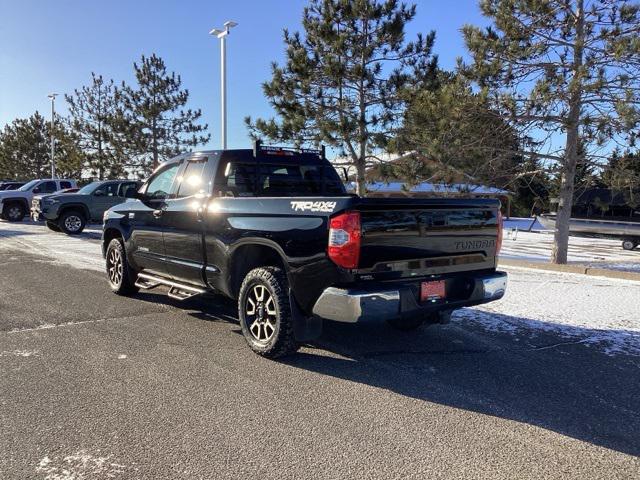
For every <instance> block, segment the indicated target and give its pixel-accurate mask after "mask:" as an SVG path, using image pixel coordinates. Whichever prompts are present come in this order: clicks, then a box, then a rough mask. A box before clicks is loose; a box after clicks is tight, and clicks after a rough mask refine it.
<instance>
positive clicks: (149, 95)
mask: <svg viewBox="0 0 640 480" xmlns="http://www.w3.org/2000/svg"><path fill="white" fill-rule="evenodd" d="M133 68H134V71H135V76H136V83H137V85H136V86H135V87H131V86H129V85H126V84H125V83H124V82H123V83H122V86H121V87H119V88H118V89H117V90H116V100H117V101H118V103H119V105H118V108H117V111H116V116H115V120H114V127H115V128H114V130H115V131H114V135H113V137H112V139H111V141H112V142H113V144H114V146H115V147H116V149H117V152H118V154H119V155H127V156H129V158H130V160H129V164H128V167H130V168H133V169H136V170H138V172H139V173H140V174H141V175H147V174H149V173H150V172H151V171H152V170H154V169H155V168H156V167H157V166H158V165H159V163H160V162H161V161H163V160H166V159H167V158H170V157H172V156H175V155H177V154H179V153H181V152H184V151H187V150H189V149H190V148H191V147H195V146H197V145H200V144H204V143H206V142H208V141H209V139H210V135H209V134H206V133H204V132H206V130H207V128H208V127H207V125H200V124H198V123H197V121H198V120H199V119H200V117H201V116H202V112H201V111H200V110H192V109H184V107H185V106H186V104H187V102H188V100H189V91H188V90H186V89H183V88H182V79H181V78H180V75H176V74H175V72H171V73H168V72H167V67H166V66H165V63H164V61H163V60H162V59H161V58H160V57H158V56H156V55H155V54H153V55H151V56H150V57H145V56H144V55H143V56H142V58H141V61H140V63H139V64H138V63H134V64H133Z"/></svg>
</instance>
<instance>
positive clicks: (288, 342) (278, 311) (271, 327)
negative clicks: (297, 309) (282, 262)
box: [238, 267, 300, 358]
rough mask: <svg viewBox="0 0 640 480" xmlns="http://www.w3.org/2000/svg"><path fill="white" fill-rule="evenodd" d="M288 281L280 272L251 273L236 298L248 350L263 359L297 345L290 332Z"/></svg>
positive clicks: (271, 269)
mask: <svg viewBox="0 0 640 480" xmlns="http://www.w3.org/2000/svg"><path fill="white" fill-rule="evenodd" d="M288 291H289V282H288V281H287V276H286V275H285V273H284V272H283V271H282V269H280V268H277V267H261V268H256V269H253V270H251V271H250V272H249V273H248V274H247V276H246V277H245V278H244V281H243V282H242V286H241V287H240V293H239V295H238V317H239V318H240V326H241V327H242V334H243V335H244V338H245V340H246V341H247V343H248V344H249V347H250V348H251V350H253V351H254V352H255V353H257V354H258V355H262V356H263V357H267V358H277V357H282V356H284V355H289V354H291V353H294V352H295V351H296V350H298V348H300V345H299V344H298V342H296V339H295V335H294V333H293V318H292V316H291V305H290V304H289V295H288Z"/></svg>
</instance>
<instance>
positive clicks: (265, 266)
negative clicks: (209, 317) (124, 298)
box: [102, 142, 507, 358]
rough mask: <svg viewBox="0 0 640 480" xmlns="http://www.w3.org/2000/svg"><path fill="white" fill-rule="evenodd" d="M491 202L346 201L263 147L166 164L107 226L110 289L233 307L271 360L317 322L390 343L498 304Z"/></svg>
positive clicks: (340, 190) (499, 276)
mask: <svg viewBox="0 0 640 480" xmlns="http://www.w3.org/2000/svg"><path fill="white" fill-rule="evenodd" d="M501 223H502V220H501V215H500V202H499V201H498V200H497V199H469V198H429V199H410V198H393V199H387V198H384V199H381V198H361V197H358V196H356V195H353V194H347V192H346V191H345V188H344V185H343V182H342V181H341V179H340V177H339V175H338V174H337V172H336V170H335V169H334V168H333V167H332V165H331V164H330V162H329V161H327V160H326V158H325V155H324V150H308V149H290V148H282V147H268V146H262V145H261V144H260V143H259V142H256V144H255V145H254V148H253V149H241V150H222V151H206V152H199V153H187V154H183V155H180V156H178V157H176V158H174V159H171V160H169V161H167V162H165V163H163V164H162V165H161V166H160V167H159V168H158V169H157V170H156V171H155V172H154V173H153V174H152V175H151V177H150V178H149V179H148V180H147V181H146V182H145V183H144V184H143V186H142V187H141V188H140V190H139V191H138V192H137V193H136V200H134V201H129V202H126V203H122V204H120V205H117V206H114V207H112V208H111V209H109V210H108V211H106V212H105V215H104V226H103V238H102V249H103V255H104V257H105V261H106V272H107V277H108V281H109V285H110V287H111V289H112V290H113V291H114V292H115V293H117V294H121V295H131V294H135V293H136V292H138V291H139V290H140V289H145V290H149V289H153V288H156V287H163V288H164V290H165V291H166V292H167V293H168V295H169V296H170V297H172V298H174V299H177V300H184V299H187V298H190V297H192V296H194V295H200V294H204V293H207V292H209V293H217V294H222V295H225V296H227V297H230V298H232V299H235V300H236V301H237V305H238V317H239V321H240V325H241V328H242V332H243V334H244V337H245V339H246V341H247V343H248V345H249V347H250V348H251V349H252V350H253V351H254V352H256V353H258V354H260V355H262V356H265V357H270V358H275V357H279V356H282V355H286V354H290V353H292V352H295V351H296V350H297V348H298V347H299V345H300V344H301V343H302V342H307V341H310V340H312V339H314V338H317V337H318V336H319V335H320V333H321V331H322V324H323V322H324V321H327V320H328V321H335V322H348V323H359V322H377V321H383V322H384V321H386V322H387V323H388V324H389V325H390V326H391V327H394V328H397V329H400V330H413V329H416V328H418V327H420V326H421V325H423V324H437V323H446V322H447V321H448V320H449V318H450V316H451V312H452V311H454V310H455V309H459V308H461V307H468V306H472V305H479V304H483V303H487V302H491V301H494V300H498V299H499V298H501V297H502V296H503V295H504V293H505V289H506V286H507V275H506V273H504V272H500V271H497V270H496V258H497V253H498V251H499V249H500V245H501V240H502V224H501Z"/></svg>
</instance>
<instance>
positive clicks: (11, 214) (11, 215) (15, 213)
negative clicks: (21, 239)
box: [2, 202, 27, 222]
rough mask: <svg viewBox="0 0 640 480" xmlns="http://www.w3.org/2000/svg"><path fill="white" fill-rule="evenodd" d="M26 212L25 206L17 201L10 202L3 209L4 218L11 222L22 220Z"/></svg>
mask: <svg viewBox="0 0 640 480" xmlns="http://www.w3.org/2000/svg"><path fill="white" fill-rule="evenodd" d="M26 214H27V211H26V210H25V208H24V207H23V206H22V205H21V204H20V203H17V202H12V203H9V204H7V205H5V206H4V208H3V209H2V218H4V219H5V220H7V221H9V222H21V221H22V219H23V218H24V216H25V215H26Z"/></svg>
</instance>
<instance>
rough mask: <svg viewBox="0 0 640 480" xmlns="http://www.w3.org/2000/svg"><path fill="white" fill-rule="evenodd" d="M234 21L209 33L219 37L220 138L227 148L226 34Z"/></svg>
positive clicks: (234, 23)
mask: <svg viewBox="0 0 640 480" xmlns="http://www.w3.org/2000/svg"><path fill="white" fill-rule="evenodd" d="M236 25H238V24H237V23H236V22H233V21H228V22H224V29H222V30H221V29H217V28H214V29H213V30H211V31H210V32H209V35H215V36H216V37H218V38H219V39H220V97H221V98H220V114H221V119H220V120H221V123H222V128H221V131H220V133H221V139H222V149H223V150H225V149H226V148H227V35H229V32H230V30H231V28H232V27H235V26H236Z"/></svg>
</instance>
